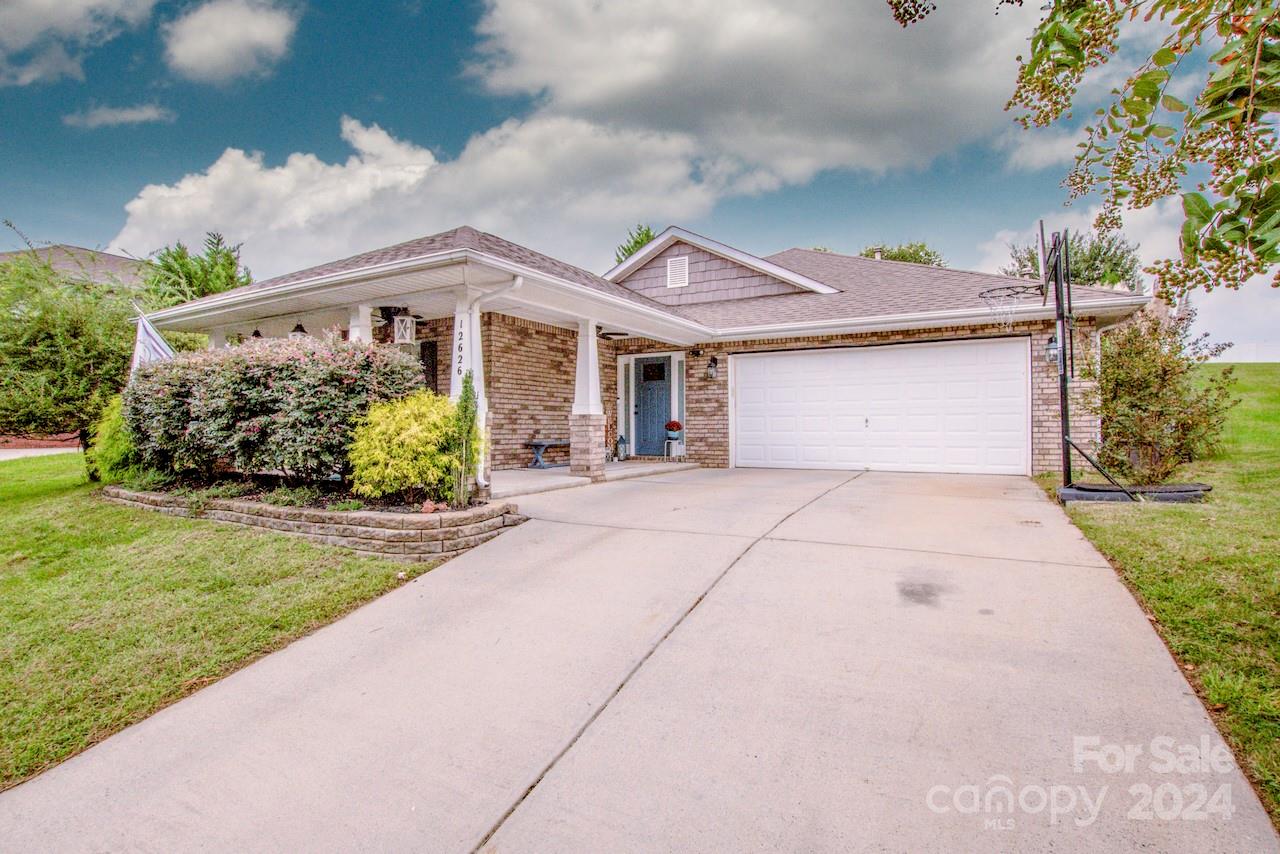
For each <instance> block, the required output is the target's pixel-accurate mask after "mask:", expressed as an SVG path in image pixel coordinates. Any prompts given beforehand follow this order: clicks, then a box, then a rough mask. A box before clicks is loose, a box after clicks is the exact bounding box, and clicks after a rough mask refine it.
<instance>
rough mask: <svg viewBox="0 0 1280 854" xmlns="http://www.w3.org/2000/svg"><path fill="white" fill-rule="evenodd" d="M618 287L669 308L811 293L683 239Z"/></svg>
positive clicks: (654, 257) (633, 273) (630, 274)
mask: <svg viewBox="0 0 1280 854" xmlns="http://www.w3.org/2000/svg"><path fill="white" fill-rule="evenodd" d="M673 277H674V278H673ZM618 284H620V285H622V286H624V287H626V288H629V289H631V290H632V291H635V292H636V293H638V294H641V295H643V296H646V297H649V298H650V299H652V300H655V301H657V302H660V303H662V304H663V305H669V306H682V305H694V304H696V303H703V302H718V301H722V300H738V299H749V298H751V297H764V296H780V295H782V294H805V293H811V291H806V290H805V289H803V288H801V287H798V286H796V285H793V284H791V283H790V282H784V281H783V280H781V279H779V278H778V277H777V276H771V275H769V274H768V273H761V272H758V271H756V270H753V269H751V268H750V267H745V266H743V265H742V264H739V263H738V262H736V261H730V260H729V259H728V258H723V257H721V256H719V255H715V254H712V253H710V252H708V251H706V250H705V249H700V248H698V247H697V246H693V245H691V244H689V243H685V242H684V241H683V240H676V241H673V242H672V243H671V244H670V245H668V246H667V248H666V249H663V250H662V251H661V252H658V253H657V254H655V255H654V256H653V257H652V258H650V259H649V261H648V262H646V263H644V264H642V265H640V266H639V267H637V268H635V269H634V270H632V271H631V272H629V273H628V274H627V275H626V277H625V278H623V279H619V280H618Z"/></svg>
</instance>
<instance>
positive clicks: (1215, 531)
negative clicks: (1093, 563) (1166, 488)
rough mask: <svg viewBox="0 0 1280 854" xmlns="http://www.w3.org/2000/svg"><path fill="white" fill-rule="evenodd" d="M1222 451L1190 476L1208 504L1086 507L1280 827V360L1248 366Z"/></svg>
mask: <svg viewBox="0 0 1280 854" xmlns="http://www.w3.org/2000/svg"><path fill="white" fill-rule="evenodd" d="M1236 377H1237V383H1236V388H1235V391H1236V394H1237V396H1238V397H1240V398H1241V402H1240V404H1239V405H1238V406H1237V407H1236V408H1235V409H1234V410H1232V413H1231V416H1230V420H1229V422H1228V425H1227V430H1226V434H1225V441H1224V443H1223V447H1222V450H1221V452H1220V453H1219V454H1217V455H1216V456H1215V457H1213V458H1211V459H1205V460H1201V461H1197V462H1196V463H1193V464H1191V465H1189V466H1187V467H1186V468H1185V469H1184V470H1182V471H1181V472H1179V474H1178V476H1177V477H1176V478H1175V479H1176V480H1180V481H1203V482H1205V483H1209V484H1212V485H1213V488H1214V489H1213V492H1212V494H1211V496H1210V498H1209V500H1208V501H1207V502H1205V503H1204V504H1200V505H1172V504H1145V505H1140V506H1135V505H1131V504H1114V505H1104V504H1074V505H1072V507H1071V510H1070V514H1071V518H1072V520H1073V521H1074V522H1075V523H1076V524H1077V525H1078V526H1079V527H1080V529H1081V530H1082V531H1084V533H1085V535H1086V536H1088V538H1089V539H1090V540H1092V541H1093V543H1094V544H1095V545H1096V546H1097V547H1098V548H1099V549H1100V550H1101V551H1102V552H1103V553H1104V554H1106V555H1107V557H1108V558H1110V559H1111V561H1112V563H1113V564H1115V566H1116V568H1117V569H1118V570H1119V571H1120V573H1121V574H1122V576H1123V577H1124V579H1125V581H1126V582H1127V583H1128V584H1129V586H1130V587H1131V589H1133V591H1134V592H1135V594H1136V595H1137V596H1138V598H1139V600H1140V601H1141V602H1142V603H1143V604H1144V606H1145V607H1146V608H1147V609H1148V610H1149V611H1150V613H1151V614H1152V615H1154V616H1155V618H1156V621H1157V629H1158V630H1159V631H1160V634H1161V635H1162V636H1163V637H1164V639H1165V642H1166V643H1167V644H1168V645H1169V647H1170V649H1172V650H1173V652H1174V654H1175V655H1176V656H1177V657H1178V659H1179V660H1180V661H1181V662H1182V664H1183V667H1184V669H1185V670H1186V671H1187V676H1188V678H1189V679H1190V680H1191V681H1192V683H1193V684H1194V685H1195V686H1196V688H1197V689H1198V690H1199V691H1200V694H1201V696H1202V697H1203V698H1204V699H1205V702H1206V704H1207V705H1208V706H1209V708H1210V710H1211V711H1212V712H1213V715H1214V717H1215V719H1216V720H1217V722H1218V726H1219V728H1220V729H1221V730H1222V732H1223V735H1224V736H1225V737H1226V738H1227V740H1228V741H1229V742H1230V743H1231V744H1232V746H1233V747H1234V748H1235V751H1236V756H1237V757H1238V759H1239V760H1240V763H1241V765H1242V766H1243V767H1244V768H1245V770H1246V772H1247V773H1248V774H1249V775H1250V776H1251V777H1252V778H1253V779H1254V780H1255V781H1256V782H1257V784H1258V788H1259V791H1260V794H1261V796H1262V799H1263V802H1264V805H1265V806H1266V807H1267V810H1268V811H1269V812H1270V813H1271V817H1272V820H1273V821H1275V822H1276V823H1277V824H1278V825H1280V364H1254V365H1245V364H1241V365H1237V366H1236Z"/></svg>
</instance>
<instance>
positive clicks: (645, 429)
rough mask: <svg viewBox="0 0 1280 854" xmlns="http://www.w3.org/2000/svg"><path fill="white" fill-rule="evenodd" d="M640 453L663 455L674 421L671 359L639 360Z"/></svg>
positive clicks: (638, 419) (636, 386)
mask: <svg viewBox="0 0 1280 854" xmlns="http://www.w3.org/2000/svg"><path fill="white" fill-rule="evenodd" d="M635 389H636V446H635V447H636V450H635V452H636V453H637V454H641V455H644V456H654V457H657V456H661V455H662V452H663V450H665V446H664V444H663V443H664V442H665V441H666V438H667V422H668V421H670V420H671V357H670V356H650V357H648V358H640V359H636V376H635Z"/></svg>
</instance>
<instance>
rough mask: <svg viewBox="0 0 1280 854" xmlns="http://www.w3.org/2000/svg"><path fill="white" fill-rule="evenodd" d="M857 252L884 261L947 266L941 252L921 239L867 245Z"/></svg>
mask: <svg viewBox="0 0 1280 854" xmlns="http://www.w3.org/2000/svg"><path fill="white" fill-rule="evenodd" d="M858 254H859V255H861V256H862V257H863V258H875V257H877V256H878V257H880V258H881V259H882V260H885V261H907V262H910V263H912V264H927V265H928V266H930V267H945V266H947V259H946V258H943V257H942V253H941V252H939V251H938V250H936V249H933V248H931V247H930V246H929V244H927V243H925V242H924V241H923V240H919V241H916V242H915V243H902V244H899V245H897V246H884V245H880V246H868V247H867V248H866V249H863V250H862V251H861V252H859V253H858Z"/></svg>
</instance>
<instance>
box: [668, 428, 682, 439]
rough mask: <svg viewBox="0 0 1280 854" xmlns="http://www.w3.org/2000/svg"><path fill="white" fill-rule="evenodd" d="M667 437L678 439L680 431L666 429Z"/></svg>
mask: <svg viewBox="0 0 1280 854" xmlns="http://www.w3.org/2000/svg"><path fill="white" fill-rule="evenodd" d="M667 438H668V439H679V438H680V431H679V430H668V431H667Z"/></svg>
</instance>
